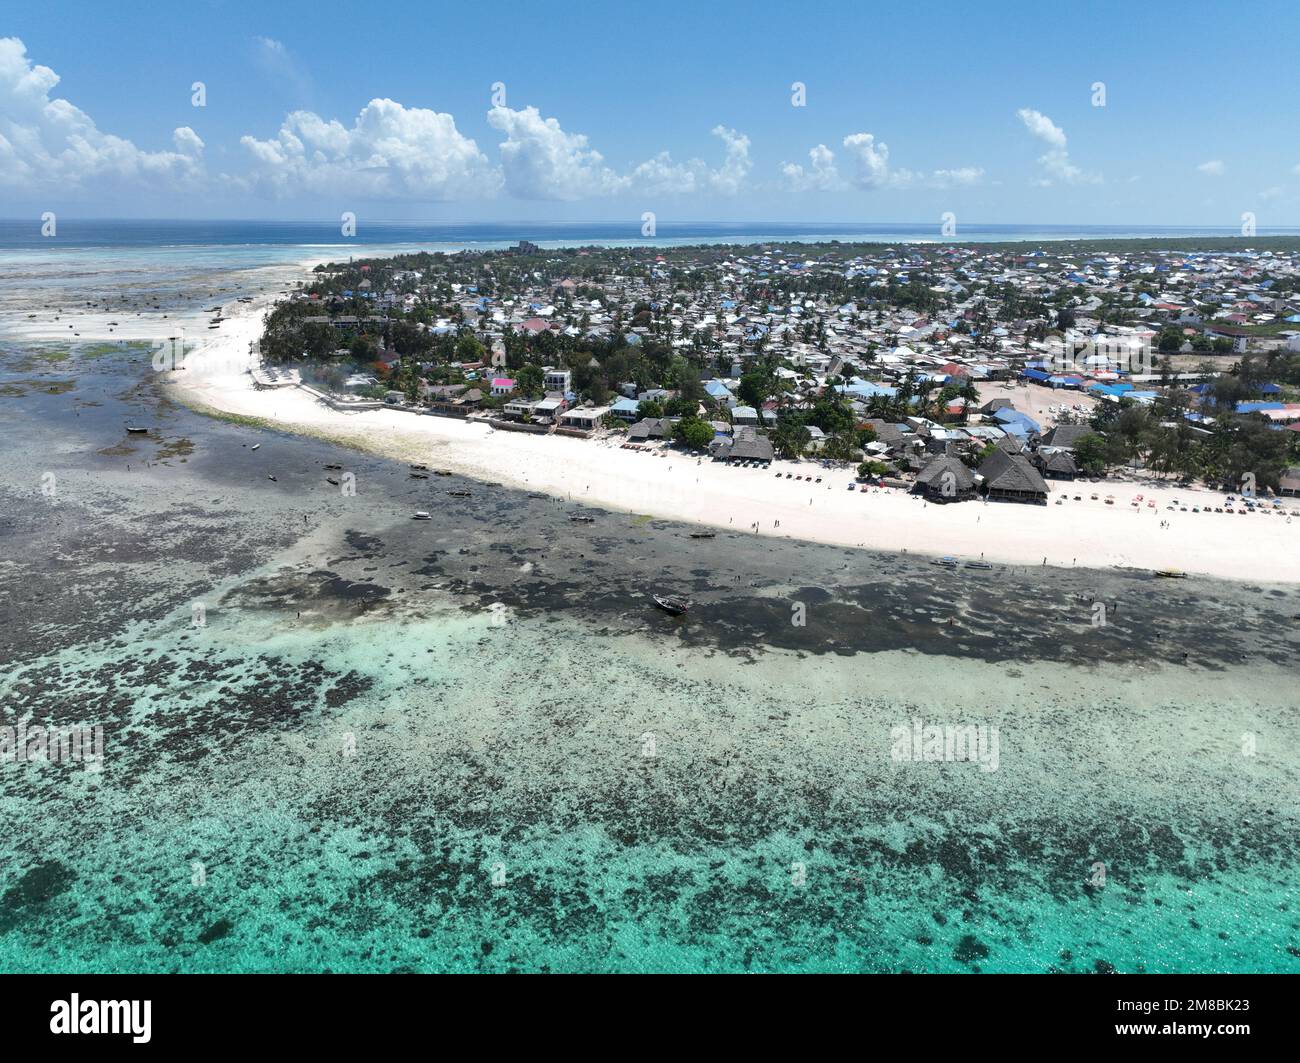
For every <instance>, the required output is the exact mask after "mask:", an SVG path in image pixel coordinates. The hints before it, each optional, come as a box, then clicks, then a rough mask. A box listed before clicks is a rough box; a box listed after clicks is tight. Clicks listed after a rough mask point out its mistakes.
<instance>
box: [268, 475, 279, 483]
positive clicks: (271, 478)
mask: <svg viewBox="0 0 1300 1063" xmlns="http://www.w3.org/2000/svg"><path fill="white" fill-rule="evenodd" d="M266 478H267V479H268V480H275V477H274V476H272V475H271V474H270V473H267V474H266ZM275 482H276V483H279V482H280V481H279V480H275Z"/></svg>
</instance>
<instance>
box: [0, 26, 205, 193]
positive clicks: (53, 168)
mask: <svg viewBox="0 0 1300 1063" xmlns="http://www.w3.org/2000/svg"><path fill="white" fill-rule="evenodd" d="M58 83H59V76H58V74H56V73H55V72H54V71H53V70H51V69H50V68H49V67H47V66H39V65H36V64H34V63H33V62H32V61H31V59H30V58H29V57H28V55H27V48H26V46H25V45H24V44H23V42H22V41H21V40H19V39H18V38H17V37H3V38H0V187H9V188H18V189H21V190H23V191H24V192H27V193H42V192H54V193H58V194H68V193H72V194H76V193H79V192H82V191H85V190H87V189H94V190H95V191H103V190H105V189H107V188H112V187H116V186H119V185H128V184H129V185H137V186H143V187H144V188H158V187H165V188H184V187H188V186H190V185H192V183H193V182H194V181H195V180H196V179H197V178H198V177H200V176H201V174H202V158H201V156H202V150H203V141H202V140H200V139H199V138H198V136H197V135H196V134H195V133H194V131H193V130H192V129H190V128H189V127H188V126H183V127H181V128H180V129H177V130H176V131H175V132H174V133H173V142H174V144H175V146H176V150H175V151H145V150H142V149H141V148H137V147H136V146H135V145H134V144H133V143H132V142H131V141H129V140H127V139H125V138H123V137H118V136H114V135H113V134H111V133H105V132H103V131H102V130H100V129H99V128H98V126H96V125H95V122H94V120H93V119H92V118H91V117H90V116H89V115H88V114H86V112H85V111H83V110H81V109H80V108H79V107H76V106H74V105H73V104H72V103H70V102H68V101H67V100H65V99H60V98H57V97H51V95H50V93H51V91H52V90H53V89H54V87H55V86H56V85H57V84H58Z"/></svg>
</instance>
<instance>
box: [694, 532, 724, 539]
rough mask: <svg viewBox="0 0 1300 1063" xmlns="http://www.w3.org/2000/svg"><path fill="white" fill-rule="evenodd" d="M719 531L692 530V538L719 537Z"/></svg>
mask: <svg viewBox="0 0 1300 1063" xmlns="http://www.w3.org/2000/svg"><path fill="white" fill-rule="evenodd" d="M717 534H718V533H717V532H691V538H692V539H713V538H716V537H717Z"/></svg>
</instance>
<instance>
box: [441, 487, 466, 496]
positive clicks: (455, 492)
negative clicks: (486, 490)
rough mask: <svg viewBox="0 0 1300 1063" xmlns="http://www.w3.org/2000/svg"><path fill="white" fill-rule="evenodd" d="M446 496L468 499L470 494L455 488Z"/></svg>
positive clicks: (462, 489)
mask: <svg viewBox="0 0 1300 1063" xmlns="http://www.w3.org/2000/svg"><path fill="white" fill-rule="evenodd" d="M447 494H449V495H451V497H452V498H469V496H470V492H468V491H466V490H465V489H464V488H457V489H455V490H453V491H448V492H447Z"/></svg>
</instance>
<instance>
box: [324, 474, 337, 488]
mask: <svg viewBox="0 0 1300 1063" xmlns="http://www.w3.org/2000/svg"><path fill="white" fill-rule="evenodd" d="M325 482H326V483H327V484H333V485H334V486H335V487H338V485H339V482H338V481H337V480H336V479H334V477H333V476H327V477H325Z"/></svg>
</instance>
